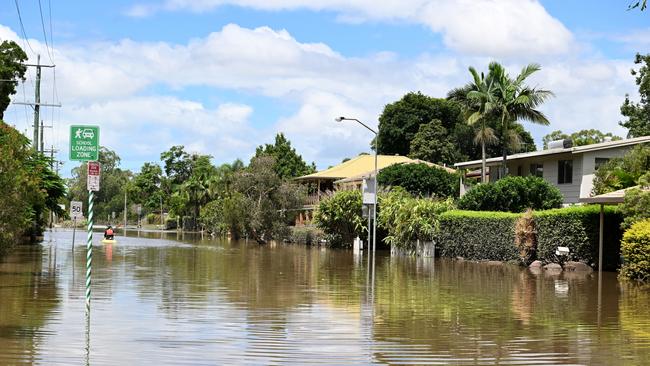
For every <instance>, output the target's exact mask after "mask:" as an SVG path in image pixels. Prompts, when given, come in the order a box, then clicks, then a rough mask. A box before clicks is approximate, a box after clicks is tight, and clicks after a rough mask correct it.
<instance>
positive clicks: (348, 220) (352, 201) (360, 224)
mask: <svg viewBox="0 0 650 366" xmlns="http://www.w3.org/2000/svg"><path fill="white" fill-rule="evenodd" d="M361 208H362V200H361V192H359V191H357V190H354V191H338V192H336V193H335V194H334V195H333V196H331V197H329V198H327V199H324V200H322V201H321V202H320V203H319V204H318V207H317V209H316V212H315V213H314V224H316V226H317V227H318V228H319V229H321V230H323V232H325V235H326V236H327V239H328V242H329V243H330V245H332V246H334V247H351V246H352V241H353V240H354V238H355V237H357V236H359V237H363V235H364V234H363V233H364V231H365V230H366V228H365V226H364V219H363V218H362V217H361Z"/></svg>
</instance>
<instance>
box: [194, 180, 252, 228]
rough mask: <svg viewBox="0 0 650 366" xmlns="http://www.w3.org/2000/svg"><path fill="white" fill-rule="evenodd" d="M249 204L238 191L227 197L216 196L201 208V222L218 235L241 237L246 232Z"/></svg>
mask: <svg viewBox="0 0 650 366" xmlns="http://www.w3.org/2000/svg"><path fill="white" fill-rule="evenodd" d="M249 205H250V204H249V203H248V202H247V201H246V199H245V197H244V196H243V195H242V194H241V193H239V192H233V193H232V194H231V195H230V196H229V197H224V198H217V199H215V200H214V201H211V202H209V203H207V204H206V205H205V206H203V207H202V208H201V217H200V219H201V224H202V225H203V226H204V227H205V228H206V229H207V230H208V231H209V232H212V233H215V234H218V235H228V234H230V236H231V237H232V238H233V239H239V238H241V237H242V236H243V235H244V234H245V232H246V220H247V219H248V217H247V212H246V207H248V206H249Z"/></svg>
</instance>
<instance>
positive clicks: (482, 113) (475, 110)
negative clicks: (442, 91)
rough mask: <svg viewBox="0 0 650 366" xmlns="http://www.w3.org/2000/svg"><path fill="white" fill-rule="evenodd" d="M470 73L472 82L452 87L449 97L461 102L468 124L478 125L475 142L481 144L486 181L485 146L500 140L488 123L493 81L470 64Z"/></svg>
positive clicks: (483, 171) (483, 174)
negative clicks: (488, 107) (488, 108)
mask: <svg viewBox="0 0 650 366" xmlns="http://www.w3.org/2000/svg"><path fill="white" fill-rule="evenodd" d="M469 72H470V74H472V79H473V80H472V82H470V83H468V84H467V85H465V86H463V87H461V88H456V89H452V90H451V91H450V92H449V94H448V95H447V98H448V99H450V100H454V101H456V102H458V103H460V104H461V106H462V108H463V114H464V115H465V120H466V121H467V124H469V125H471V126H476V125H478V126H477V128H476V135H475V136H474V143H475V144H477V145H478V144H481V159H482V164H481V182H483V183H486V181H487V179H486V174H485V173H486V170H487V167H486V156H485V146H486V145H492V144H495V143H497V142H498V139H497V138H496V136H495V135H494V130H493V129H492V128H491V127H490V126H489V125H488V121H489V119H490V117H491V116H490V115H489V114H487V113H486V111H487V106H489V102H490V100H491V98H492V88H493V85H494V83H493V82H492V80H491V78H490V75H488V77H487V78H486V77H485V75H484V74H483V73H481V74H480V75H479V73H478V72H477V71H476V69H474V68H473V67H471V66H470V68H469Z"/></svg>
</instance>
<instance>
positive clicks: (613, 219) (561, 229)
mask: <svg viewBox="0 0 650 366" xmlns="http://www.w3.org/2000/svg"><path fill="white" fill-rule="evenodd" d="M534 217H535V225H536V228H537V258H538V259H541V260H544V261H554V260H555V251H556V250H557V247H559V246H563V247H568V248H569V250H570V254H569V258H568V260H574V261H583V262H586V263H587V264H590V265H591V266H594V265H596V264H597V262H598V241H599V228H600V207H599V206H597V205H591V206H574V207H567V208H561V209H556V210H547V211H538V212H535V213H534ZM621 221H622V217H621V214H620V212H618V211H616V209H614V208H613V207H605V221H604V224H605V226H604V228H603V234H604V239H603V262H604V263H603V267H604V268H609V269H613V268H616V267H617V266H618V261H619V253H620V239H621V229H620V225H621Z"/></svg>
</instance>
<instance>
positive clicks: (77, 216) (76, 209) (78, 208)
mask: <svg viewBox="0 0 650 366" xmlns="http://www.w3.org/2000/svg"><path fill="white" fill-rule="evenodd" d="M82 207H83V204H82V203H81V201H72V202H70V218H71V219H73V220H81V219H83V217H84V214H83V211H82Z"/></svg>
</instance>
